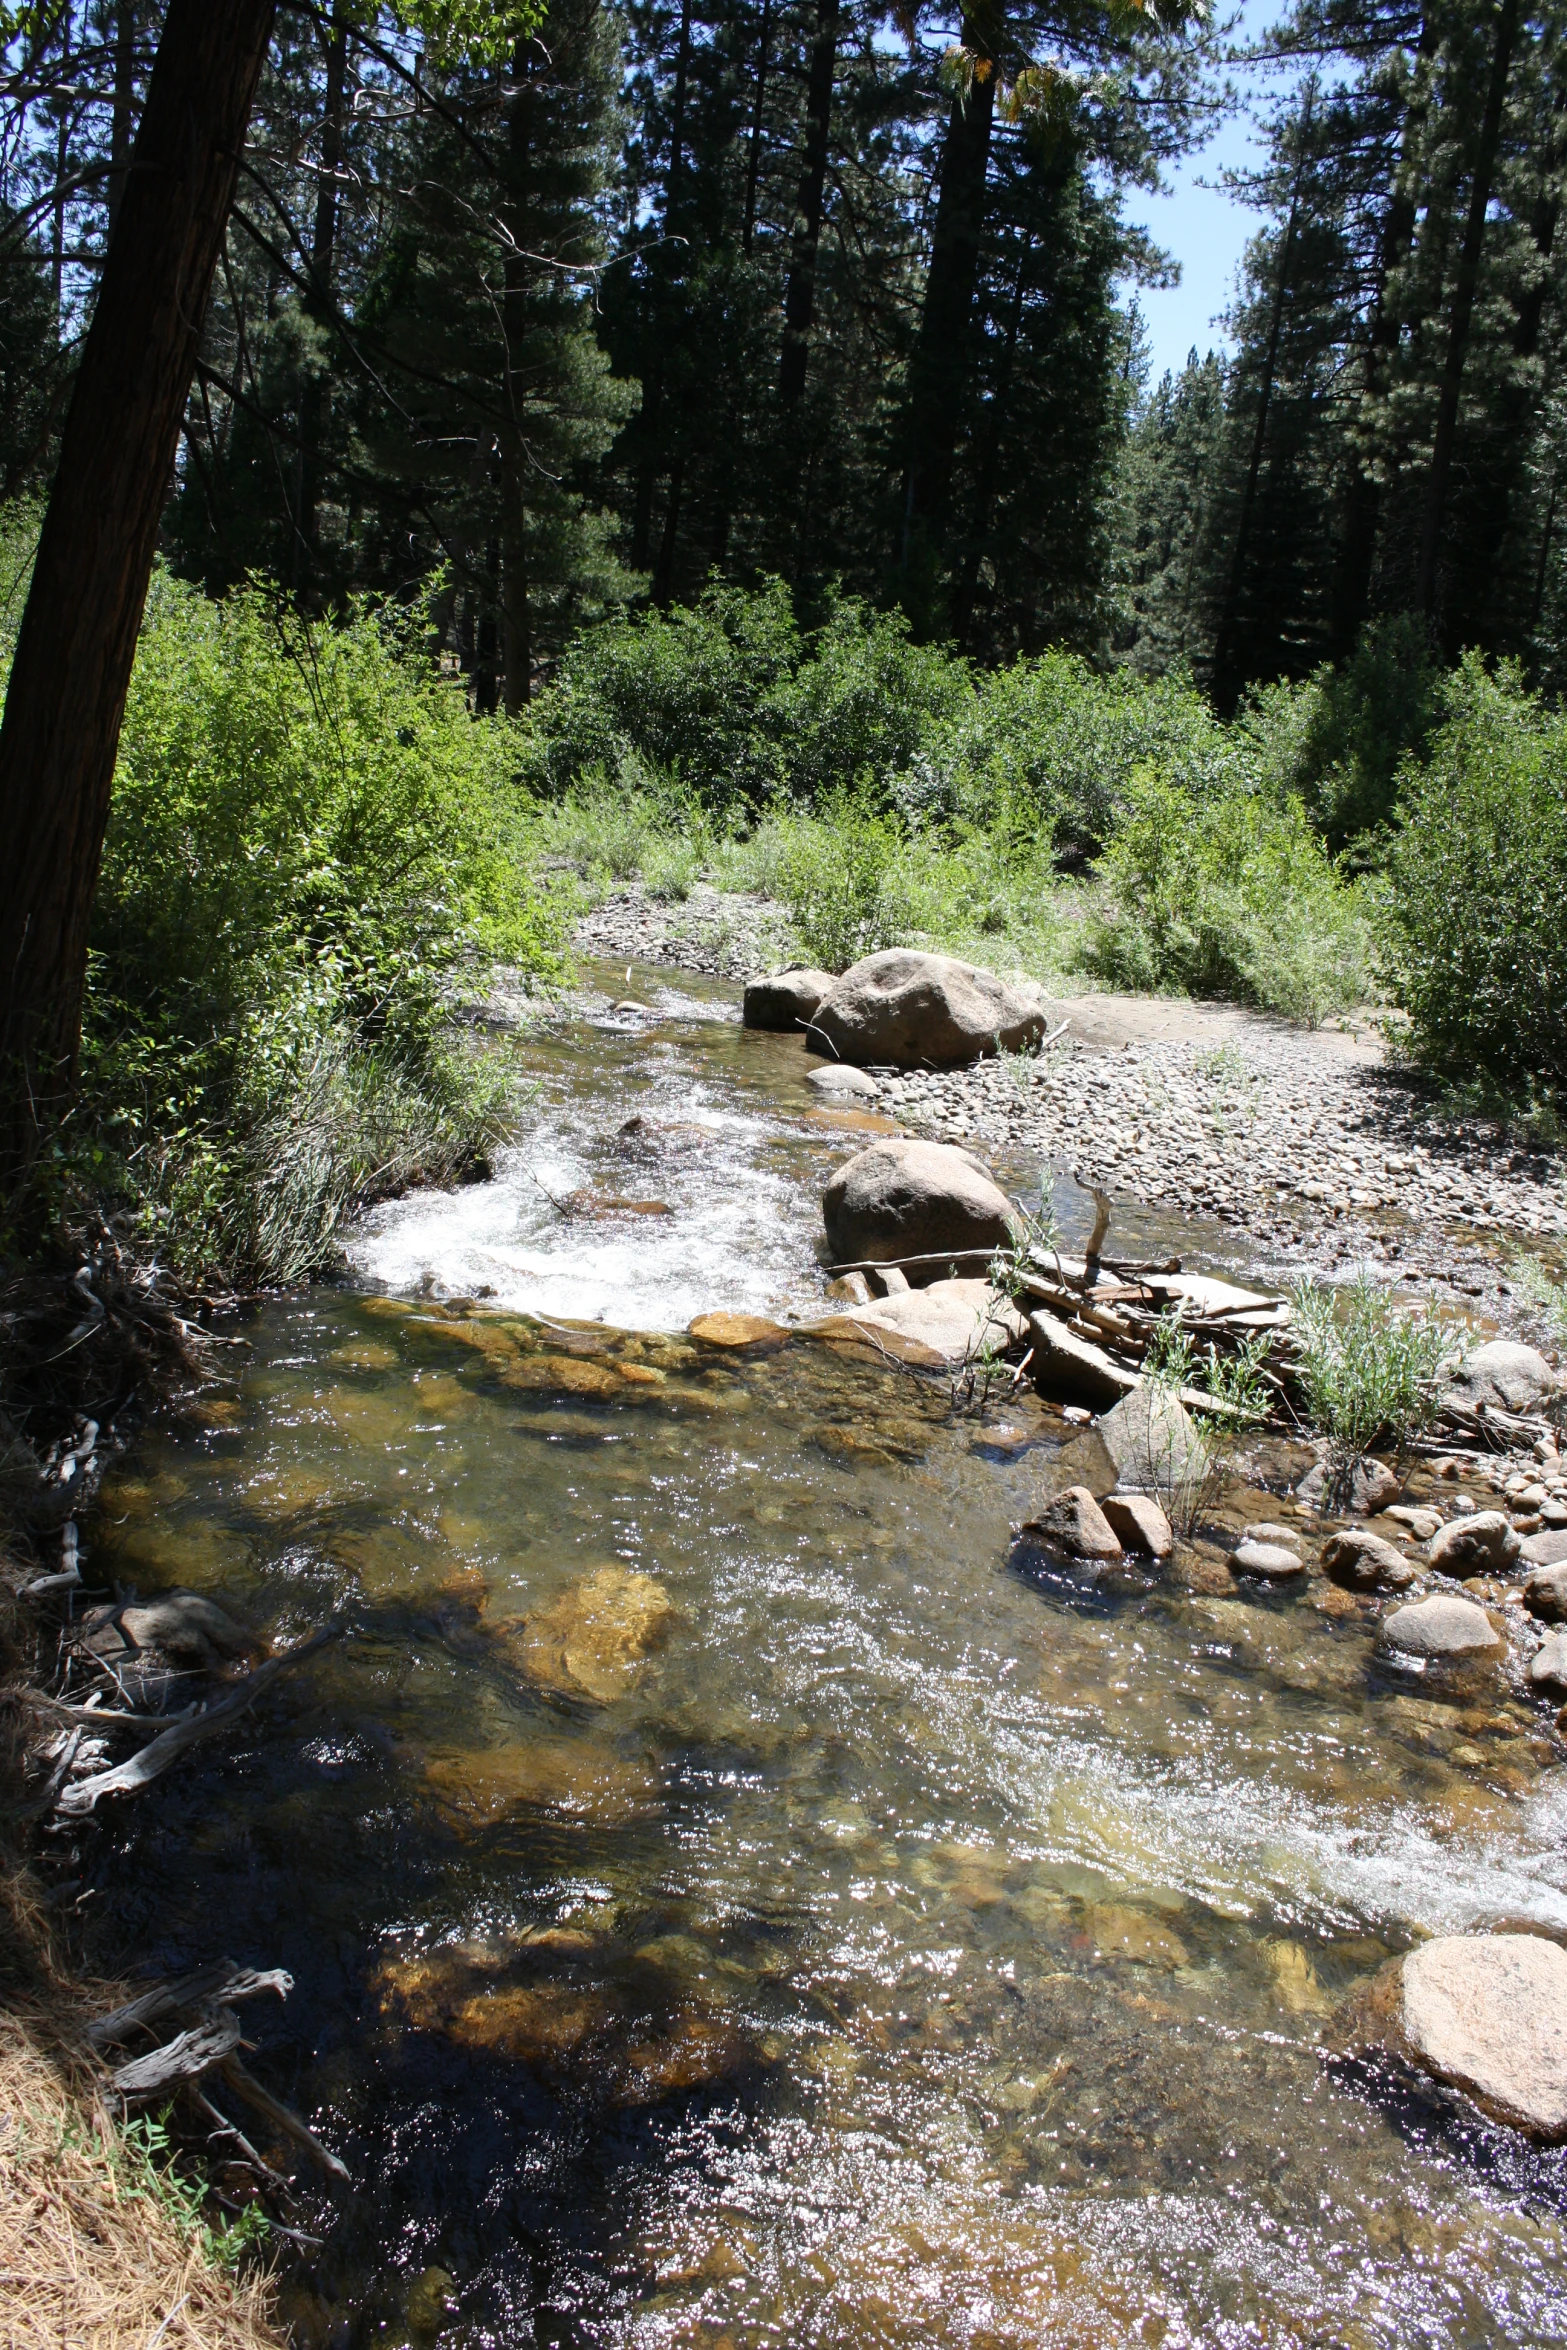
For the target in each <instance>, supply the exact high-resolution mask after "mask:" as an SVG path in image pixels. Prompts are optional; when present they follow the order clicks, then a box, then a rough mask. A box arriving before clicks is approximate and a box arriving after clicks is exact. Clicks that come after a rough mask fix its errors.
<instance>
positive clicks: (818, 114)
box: [778, 0, 838, 408]
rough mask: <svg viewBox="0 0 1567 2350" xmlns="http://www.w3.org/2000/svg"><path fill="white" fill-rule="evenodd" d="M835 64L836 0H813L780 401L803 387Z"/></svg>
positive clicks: (793, 402) (789, 400)
mask: <svg viewBox="0 0 1567 2350" xmlns="http://www.w3.org/2000/svg"><path fill="white" fill-rule="evenodd" d="M837 65H838V0H816V37H815V39H814V40H813V41H812V43H811V75H810V81H809V83H808V85H807V89H806V98H805V168H804V169H803V171H802V172H801V174H800V209H799V213H798V215H797V216H796V219H795V224H794V239H793V250H792V251H791V253H790V256H789V276H788V280H787V283H786V284H785V287H784V337H783V357H782V359H781V361H780V363H779V370H778V390H779V393H780V395H781V396H782V399H783V403H784V406H785V407H786V408H793V407H795V406H797V405H798V403H799V399H800V395H801V393H802V392H803V391H804V390H805V368H806V361H807V360H808V358H809V356H810V349H811V322H812V320H813V319H814V318H815V315H816V260H817V255H818V253H819V251H820V249H821V241H822V204H823V198H824V195H825V191H826V186H827V132H828V127H829V124H830V121H831V116H832V90H833V80H834V77H835V74H836V72H837Z"/></svg>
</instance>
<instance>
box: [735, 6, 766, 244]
mask: <svg viewBox="0 0 1567 2350" xmlns="http://www.w3.org/2000/svg"><path fill="white" fill-rule="evenodd" d="M772 29H773V0H762V29H761V31H760V33H759V34H758V35H757V42H756V101H755V104H754V105H753V107H752V109H751V140H750V151H749V153H748V154H747V156H746V162H745V226H744V228H743V229H742V231H741V235H740V250H741V252H742V253H749V252H750V250H751V241H752V239H753V238H754V236H755V235H756V182H757V177H758V174H759V173H760V171H761V168H762V109H763V105H764V102H765V100H766V97H767V42H768V37H769V35H770V34H771V32H772Z"/></svg>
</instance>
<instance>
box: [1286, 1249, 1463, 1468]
mask: <svg viewBox="0 0 1567 2350" xmlns="http://www.w3.org/2000/svg"><path fill="white" fill-rule="evenodd" d="M1290 1308H1291V1315H1292V1334H1293V1337H1294V1342H1295V1354H1296V1368H1297V1373H1298V1376H1299V1379H1300V1385H1301V1391H1302V1394H1303V1395H1304V1397H1305V1402H1306V1409H1307V1412H1308V1413H1309V1415H1310V1419H1311V1424H1312V1426H1313V1427H1314V1428H1316V1429H1317V1430H1318V1431H1319V1432H1320V1433H1321V1434H1322V1435H1324V1436H1326V1437H1327V1438H1328V1440H1329V1442H1330V1444H1331V1445H1332V1446H1333V1448H1334V1451H1335V1453H1336V1454H1337V1455H1338V1456H1339V1457H1340V1458H1341V1459H1344V1460H1354V1459H1358V1457H1359V1456H1360V1455H1361V1454H1362V1453H1364V1452H1367V1451H1369V1450H1370V1448H1371V1446H1372V1445H1373V1444H1376V1443H1378V1442H1379V1441H1380V1442H1386V1443H1389V1444H1392V1445H1394V1446H1395V1447H1398V1448H1403V1447H1405V1446H1407V1445H1408V1444H1409V1443H1411V1442H1412V1440H1413V1439H1414V1438H1415V1437H1416V1436H1417V1435H1418V1434H1419V1433H1420V1431H1421V1429H1422V1428H1425V1427H1427V1426H1429V1425H1430V1424H1431V1423H1432V1421H1434V1420H1435V1418H1436V1416H1437V1409H1438V1403H1439V1398H1440V1395H1441V1390H1442V1384H1443V1376H1444V1372H1446V1371H1449V1370H1450V1369H1451V1367H1452V1362H1453V1356H1454V1351H1455V1349H1454V1340H1453V1334H1452V1332H1451V1331H1448V1330H1444V1329H1443V1328H1441V1327H1440V1325H1438V1324H1437V1323H1435V1322H1432V1321H1428V1320H1425V1319H1424V1318H1417V1317H1416V1316H1415V1315H1412V1314H1407V1313H1405V1312H1404V1311H1403V1310H1402V1309H1401V1308H1400V1307H1399V1305H1398V1303H1397V1302H1396V1300H1395V1299H1394V1298H1393V1297H1391V1296H1390V1295H1389V1293H1388V1292H1387V1290H1385V1289H1379V1288H1378V1286H1377V1284H1376V1283H1375V1282H1374V1281H1373V1280H1372V1278H1371V1276H1370V1274H1369V1273H1367V1272H1364V1271H1362V1272H1361V1273H1358V1274H1357V1275H1356V1277H1355V1279H1354V1280H1353V1281H1351V1282H1349V1283H1347V1284H1345V1285H1344V1287H1342V1288H1340V1289H1337V1290H1332V1289H1322V1288H1319V1287H1317V1286H1316V1285H1315V1284H1313V1283H1312V1282H1309V1281H1302V1282H1300V1283H1298V1284H1297V1285H1296V1287H1295V1288H1294V1289H1293V1290H1292V1291H1291V1293H1290Z"/></svg>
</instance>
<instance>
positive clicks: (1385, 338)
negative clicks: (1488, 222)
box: [1329, 9, 1437, 661]
mask: <svg viewBox="0 0 1567 2350" xmlns="http://www.w3.org/2000/svg"><path fill="white" fill-rule="evenodd" d="M1436 46H1437V22H1436V18H1435V16H1434V14H1433V13H1432V11H1431V10H1429V9H1428V10H1427V11H1426V13H1425V15H1424V16H1423V17H1422V18H1421V22H1420V37H1419V39H1418V41H1417V42H1416V44H1415V72H1414V87H1413V89H1412V91H1411V93H1410V99H1409V104H1408V106H1407V107H1406V108H1405V110H1404V121H1403V128H1402V131H1401V134H1400V137H1399V152H1398V159H1397V162H1396V163H1395V165H1394V171H1393V183H1392V187H1391V190H1390V192H1389V196H1388V207H1387V212H1386V215H1385V217H1384V219H1383V223H1382V235H1381V237H1380V239H1379V240H1378V248H1377V274H1376V293H1375V296H1374V298H1373V301H1372V307H1371V324H1370V327H1369V330H1368V332H1367V335H1366V351H1365V359H1364V362H1363V367H1362V374H1361V394H1360V402H1361V413H1362V415H1363V416H1365V417H1366V418H1367V420H1368V421H1369V420H1370V418H1371V417H1372V416H1374V414H1375V411H1376V408H1377V406H1378V404H1379V402H1380V401H1381V400H1382V398H1383V396H1384V393H1385V390H1386V384H1387V371H1388V367H1389V365H1390V364H1391V361H1392V358H1393V354H1394V353H1395V351H1396V350H1397V349H1398V332H1399V314H1398V309H1397V306H1396V304H1395V302H1394V300H1393V298H1392V295H1393V281H1394V279H1395V277H1396V275H1397V273H1398V271H1399V270H1400V269H1401V268H1402V267H1403V266H1404V264H1405V263H1406V262H1407V261H1408V259H1409V255H1410V252H1411V250H1412V248H1413V245H1414V241H1415V223H1416V220H1417V219H1418V217H1419V215H1418V210H1417V207H1416V203H1415V177H1414V165H1415V156H1416V149H1417V147H1418V145H1419V142H1420V138H1421V134H1422V132H1423V131H1424V128H1425V120H1426V115H1427V112H1428V111H1429V96H1428V88H1427V80H1426V69H1427V68H1428V66H1429V64H1430V61H1431V59H1432V57H1433V56H1434V55H1435V53H1436ZM1381 519H1382V490H1381V485H1380V484H1379V482H1378V481H1377V478H1376V476H1375V474H1373V473H1371V472H1369V471H1368V470H1367V468H1366V466H1365V464H1364V463H1363V462H1362V460H1361V457H1360V455H1359V453H1358V452H1357V453H1356V455H1355V457H1354V459H1353V461H1352V464H1351V469H1350V476H1349V484H1348V489H1347V493H1346V496H1345V502H1344V526H1343V533H1342V536H1341V538H1340V541H1339V553H1338V561H1337V563H1336V565H1335V567H1334V580H1333V603H1332V624H1331V630H1330V636H1329V652H1330V655H1331V657H1332V659H1334V660H1335V661H1343V660H1347V659H1348V657H1349V655H1350V654H1351V653H1352V652H1353V651H1354V649H1355V646H1356V643H1357V642H1358V640H1359V637H1360V632H1361V629H1362V628H1363V627H1364V626H1365V622H1366V615H1367V613H1368V611H1369V610H1370V605H1371V574H1372V569H1373V566H1374V565H1375V562H1376V552H1377V533H1378V530H1379V528H1380V525H1381Z"/></svg>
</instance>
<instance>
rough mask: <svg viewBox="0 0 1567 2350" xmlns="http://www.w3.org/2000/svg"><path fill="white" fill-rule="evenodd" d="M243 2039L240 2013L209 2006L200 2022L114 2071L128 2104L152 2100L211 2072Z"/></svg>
mask: <svg viewBox="0 0 1567 2350" xmlns="http://www.w3.org/2000/svg"><path fill="white" fill-rule="evenodd" d="M239 2042H240V2024H239V2017H238V2016H237V2015H235V2013H234V2011H233V2009H232V2008H228V2007H209V2008H208V2009H207V2011H206V2013H205V2014H204V2015H203V2016H202V2018H201V2020H200V2022H199V2023H195V2024H192V2025H191V2026H190V2028H189V2030H188V2031H184V2032H181V2033H179V2034H178V2035H177V2036H176V2037H175V2038H174V2039H172V2040H170V2041H167V2042H166V2043H165V2044H164V2046H163V2047H162V2048H154V2049H153V2050H152V2051H151V2053H150V2054H149V2055H147V2056H133V2057H132V2059H131V2061H130V2063H129V2064H122V2065H120V2066H119V2067H118V2068H117V2070H116V2071H115V2072H114V2073H113V2074H112V2075H111V2079H112V2081H113V2085H114V2087H115V2088H116V2089H117V2090H118V2092H119V2094H120V2095H121V2096H122V2097H123V2098H124V2099H125V2100H126V2102H127V2104H131V2103H135V2104H140V2103H142V2102H143V2101H146V2102H147V2103H149V2104H150V2103H152V2102H154V2101H156V2100H157V2099H158V2098H168V2097H172V2096H173V2095H174V2093H175V2091H176V2090H177V2089H183V2088H184V2086H185V2084H186V2083H187V2082H188V2081H195V2080H199V2079H200V2078H201V2075H202V2074H203V2073H207V2072H211V2070H212V2068H213V2066H214V2065H219V2064H221V2063H222V2062H223V2060H224V2058H225V2057H226V2056H230V2055H232V2054H233V2052H234V2050H235V2049H236V2048H237V2047H238V2046H239Z"/></svg>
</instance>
